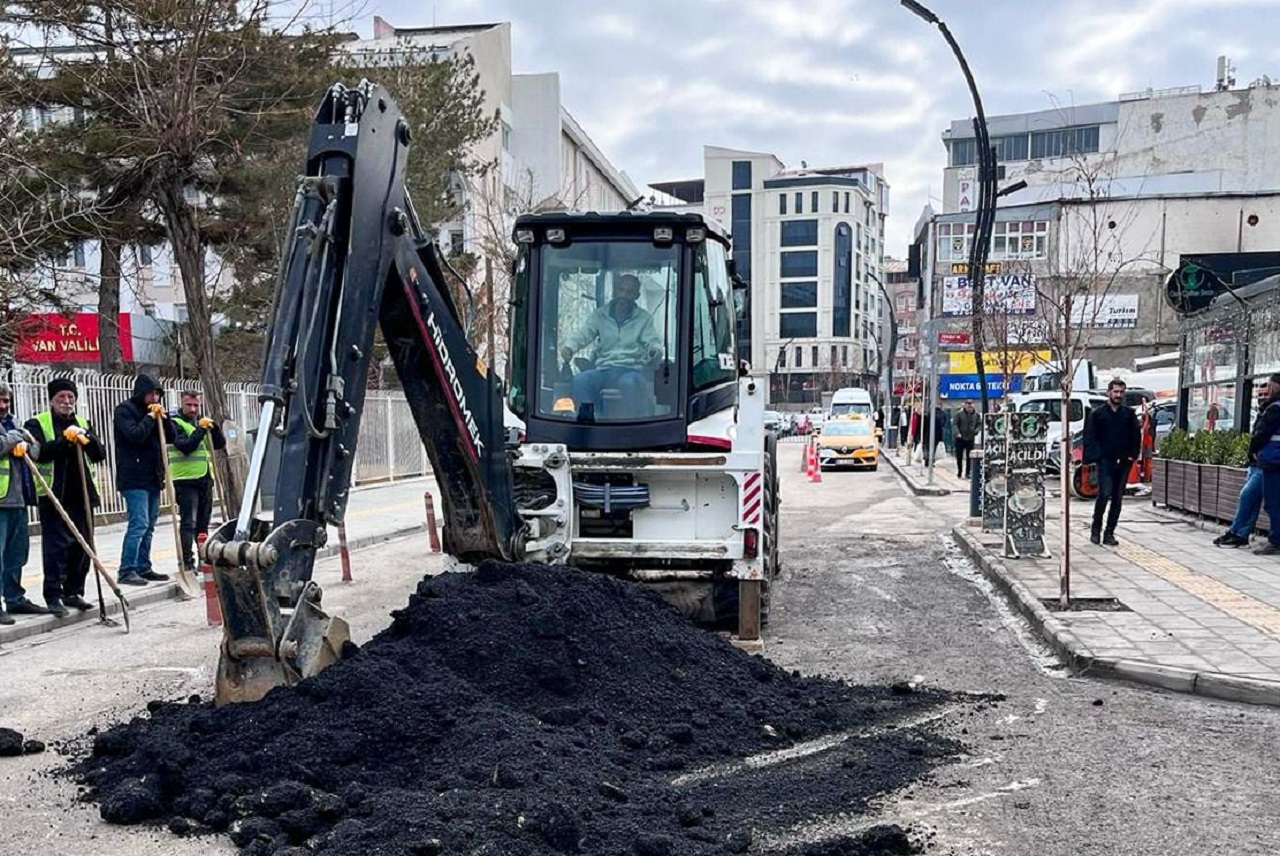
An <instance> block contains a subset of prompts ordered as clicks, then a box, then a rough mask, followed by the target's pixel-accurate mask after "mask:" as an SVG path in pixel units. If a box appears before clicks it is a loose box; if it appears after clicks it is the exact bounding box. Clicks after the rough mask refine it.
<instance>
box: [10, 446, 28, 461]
mask: <svg viewBox="0 0 1280 856" xmlns="http://www.w3.org/2000/svg"><path fill="white" fill-rule="evenodd" d="M13 456H14V457H15V458H25V457H26V456H27V444H26V443H17V444H15V445H14V447H13Z"/></svg>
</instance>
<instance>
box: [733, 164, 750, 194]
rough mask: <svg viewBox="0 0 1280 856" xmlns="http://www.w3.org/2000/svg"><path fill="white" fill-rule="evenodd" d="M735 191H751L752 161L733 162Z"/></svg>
mask: <svg viewBox="0 0 1280 856" xmlns="http://www.w3.org/2000/svg"><path fill="white" fill-rule="evenodd" d="M733 189H734V190H750V189H751V161H734V162H733Z"/></svg>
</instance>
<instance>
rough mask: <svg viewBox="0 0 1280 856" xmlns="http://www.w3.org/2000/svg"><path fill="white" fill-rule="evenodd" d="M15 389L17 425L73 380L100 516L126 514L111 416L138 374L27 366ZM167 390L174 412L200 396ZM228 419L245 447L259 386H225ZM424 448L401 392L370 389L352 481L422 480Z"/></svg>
mask: <svg viewBox="0 0 1280 856" xmlns="http://www.w3.org/2000/svg"><path fill="white" fill-rule="evenodd" d="M8 375H9V378H8V380H9V385H10V386H11V387H13V412H14V416H15V418H16V419H17V421H18V422H19V423H20V424H21V423H22V422H25V421H26V420H27V419H30V418H31V417H32V416H34V415H35V414H36V413H39V412H40V411H41V410H46V409H48V406H49V393H48V389H47V384H48V383H49V381H51V380H53V379H54V378H55V377H66V378H71V379H72V380H73V381H74V382H75V384H76V386H77V387H79V398H78V400H77V404H76V410H77V412H79V413H80V414H81V415H83V416H84V417H85V418H87V419H88V420H89V422H90V424H91V425H92V426H93V430H94V433H96V434H97V435H98V437H99V439H101V440H102V443H103V445H104V446H105V447H106V450H107V460H106V461H104V462H103V463H101V464H97V465H96V468H97V471H98V484H99V486H100V487H101V488H102V490H101V493H102V508H101V513H102V514H103V515H105V516H115V515H120V514H123V513H124V498H123V497H122V496H120V494H119V493H117V492H116V491H115V455H116V453H115V444H114V442H113V441H112V434H113V430H114V429H113V427H112V423H113V418H112V417H113V415H114V413H115V409H116V405H118V404H120V402H122V401H124V400H125V399H127V398H128V397H129V396H130V395H132V394H133V383H134V379H135V377H136V375H123V374H103V373H101V372H92V371H74V372H67V371H59V372H55V371H50V370H48V369H41V368H33V367H28V366H14V367H13V368H12V369H11V370H10V371H9V372H8ZM157 380H158V381H159V383H160V384H161V385H162V386H163V387H164V388H165V390H166V391H168V393H169V394H168V395H167V397H166V401H165V404H166V406H168V407H170V408H176V407H177V404H178V399H177V396H176V394H175V393H176V392H178V391H180V390H193V391H195V392H201V391H202V387H201V385H200V382H199V381H195V380H177V379H175V378H165V377H160V378H157ZM224 389H225V398H226V402H227V410H228V411H229V412H228V413H227V414H226V418H227V419H230V420H231V421H232V422H234V423H235V424H236V425H237V426H238V428H239V430H240V437H241V438H242V440H243V441H244V442H245V446H246V448H247V447H248V446H249V444H250V438H249V435H248V434H247V433H246V432H247V431H248V429H250V428H256V427H257V425H258V417H259V415H260V413H261V409H262V408H261V405H260V404H259V403H258V389H259V387H258V384H256V383H228V384H226V386H225V387H224ZM428 466H429V465H428V461H427V455H426V450H425V449H423V447H422V441H421V439H420V438H419V436H418V429H417V427H416V426H415V425H414V422H413V417H412V415H411V414H410V412H409V404H408V402H407V401H406V400H405V397H404V394H403V393H401V392H392V391H385V390H370V391H369V392H368V393H367V394H366V396H365V403H364V415H363V417H362V418H361V420H360V439H359V443H358V445H357V447H356V465H355V483H356V484H368V483H371V482H379V481H389V480H394V479H401V478H410V477H413V476H420V475H423V474H425V473H426V472H428Z"/></svg>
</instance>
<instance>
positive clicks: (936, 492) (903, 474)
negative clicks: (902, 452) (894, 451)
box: [880, 454, 951, 496]
mask: <svg viewBox="0 0 1280 856" xmlns="http://www.w3.org/2000/svg"><path fill="white" fill-rule="evenodd" d="M880 459H881V460H882V461H887V462H888V464H889V466H891V467H893V471H894V472H895V473H897V474H898V478H900V479H902V481H903V482H904V483H905V484H906V485H907V488H908V489H909V490H910V491H911V492H912V493H914V494H915V495H916V496H950V495H951V489H950V488H945V487H939V486H937V485H928V484H921V483H920V482H919V481H918V480H917V479H916V477H915V476H914V475H912V474H911V473H909V472H907V471H906V470H904V469H903V468H902V465H901V464H899V463H898V462H897V461H895V460H894V458H893V455H884V454H882V455H881V456H880Z"/></svg>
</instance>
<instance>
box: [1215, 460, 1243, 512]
mask: <svg viewBox="0 0 1280 856" xmlns="http://www.w3.org/2000/svg"><path fill="white" fill-rule="evenodd" d="M1248 472H1249V471H1248V470H1246V469H1242V468H1240V467H1218V513H1217V518H1218V519H1219V520H1221V521H1222V522H1223V523H1229V522H1230V521H1231V519H1232V518H1233V517H1235V516H1236V501H1237V500H1238V499H1239V498H1240V489H1241V488H1242V487H1244V480H1245V477H1246V476H1247V475H1248Z"/></svg>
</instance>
